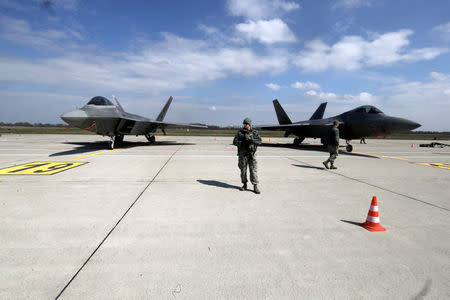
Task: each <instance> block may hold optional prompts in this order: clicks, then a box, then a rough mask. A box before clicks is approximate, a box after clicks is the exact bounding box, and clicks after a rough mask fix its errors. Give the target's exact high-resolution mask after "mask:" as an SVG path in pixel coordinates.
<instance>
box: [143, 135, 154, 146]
mask: <svg viewBox="0 0 450 300" xmlns="http://www.w3.org/2000/svg"><path fill="white" fill-rule="evenodd" d="M145 137H146V138H147V140H148V141H149V142H150V144H154V143H155V142H156V138H155V136H154V135H149V134H146V135H145Z"/></svg>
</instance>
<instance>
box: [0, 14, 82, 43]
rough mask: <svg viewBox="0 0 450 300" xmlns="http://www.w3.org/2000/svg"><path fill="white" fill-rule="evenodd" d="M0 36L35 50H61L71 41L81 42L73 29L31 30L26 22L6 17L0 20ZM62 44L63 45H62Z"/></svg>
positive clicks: (80, 36)
mask: <svg viewBox="0 0 450 300" xmlns="http://www.w3.org/2000/svg"><path fill="white" fill-rule="evenodd" d="M0 28H2V29H1V30H0V36H1V37H2V38H4V39H6V40H9V41H12V42H15V43H19V44H26V45H30V46H32V47H35V48H41V47H45V48H47V49H53V50H56V49H61V47H62V46H64V47H68V46H69V45H68V44H69V43H72V42H71V40H73V39H75V40H82V39H83V36H82V35H81V34H80V33H78V32H77V31H75V30H73V29H67V30H54V29H47V30H40V31H37V30H33V29H32V28H31V26H30V24H29V23H28V22H27V21H24V20H20V19H15V18H11V17H7V16H3V17H1V18H0ZM62 43H63V45H62ZM72 44H73V43H72Z"/></svg>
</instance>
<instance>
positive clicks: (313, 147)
mask: <svg viewBox="0 0 450 300" xmlns="http://www.w3.org/2000/svg"><path fill="white" fill-rule="evenodd" d="M261 146H262V147H271V148H289V149H297V150H310V151H319V152H326V153H328V150H327V148H325V147H324V146H323V145H311V144H300V145H298V146H295V145H293V144H273V143H262V144H261ZM341 147H342V146H341ZM341 147H340V148H341ZM344 148H345V147H344ZM339 155H350V156H358V157H367V158H377V159H380V158H379V157H378V156H373V155H369V154H361V153H354V152H347V151H344V150H341V149H339Z"/></svg>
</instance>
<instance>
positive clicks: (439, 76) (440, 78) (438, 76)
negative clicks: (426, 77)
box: [430, 72, 448, 81]
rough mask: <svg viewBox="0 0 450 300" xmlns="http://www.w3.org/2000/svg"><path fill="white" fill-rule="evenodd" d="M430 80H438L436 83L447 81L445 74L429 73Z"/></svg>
mask: <svg viewBox="0 0 450 300" xmlns="http://www.w3.org/2000/svg"><path fill="white" fill-rule="evenodd" d="M430 76H431V78H433V79H435V80H438V81H443V80H447V79H448V78H447V76H446V75H445V74H442V73H438V72H431V73H430Z"/></svg>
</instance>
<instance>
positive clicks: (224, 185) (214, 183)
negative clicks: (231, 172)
mask: <svg viewBox="0 0 450 300" xmlns="http://www.w3.org/2000/svg"><path fill="white" fill-rule="evenodd" d="M197 181H198V182H200V183H201V184H206V185H211V186H217V187H221V188H225V189H239V188H240V187H239V186H237V185H231V184H228V183H226V182H221V181H217V180H202V179H197Z"/></svg>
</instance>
